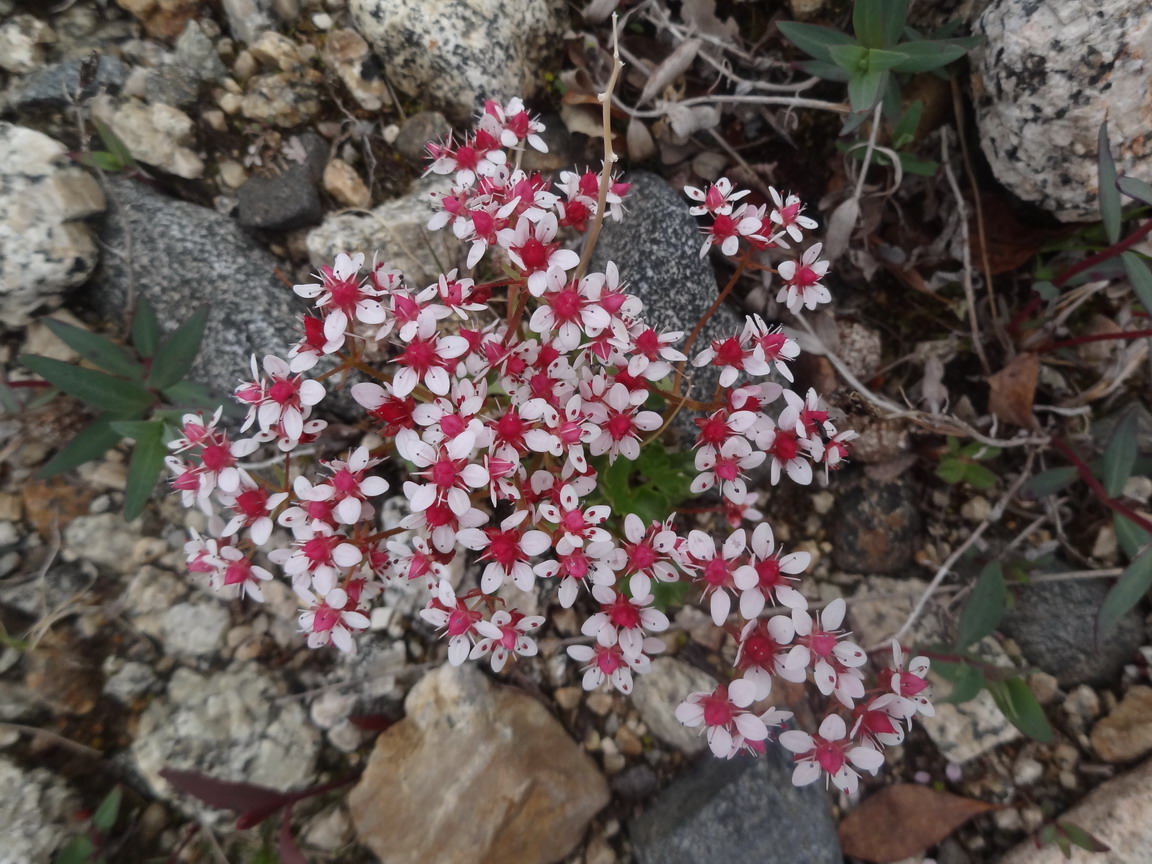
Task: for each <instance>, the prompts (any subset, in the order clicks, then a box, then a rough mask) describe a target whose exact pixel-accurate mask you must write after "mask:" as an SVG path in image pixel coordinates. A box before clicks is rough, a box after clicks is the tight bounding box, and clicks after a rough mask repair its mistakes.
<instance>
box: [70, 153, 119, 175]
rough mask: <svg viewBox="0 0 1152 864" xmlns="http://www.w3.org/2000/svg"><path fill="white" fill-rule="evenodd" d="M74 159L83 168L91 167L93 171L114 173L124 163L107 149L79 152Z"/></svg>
mask: <svg viewBox="0 0 1152 864" xmlns="http://www.w3.org/2000/svg"><path fill="white" fill-rule="evenodd" d="M76 161H77V162H79V163H80V164H81V165H83V166H84V167H85V168H91V169H93V170H94V171H108V172H109V173H115V172H117V171H121V170H123V169H124V164H123V163H122V162H121V161H120V160H119V159H117V158H116V156H115V154H112V153H109V152H108V151H107V150H89V151H88V152H87V153H81V154H80V155H79V156H77V157H76Z"/></svg>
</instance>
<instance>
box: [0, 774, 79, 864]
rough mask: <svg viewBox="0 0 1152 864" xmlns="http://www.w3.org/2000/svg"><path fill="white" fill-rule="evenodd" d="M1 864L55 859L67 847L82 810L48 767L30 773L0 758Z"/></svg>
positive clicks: (69, 789) (22, 863)
mask: <svg viewBox="0 0 1152 864" xmlns="http://www.w3.org/2000/svg"><path fill="white" fill-rule="evenodd" d="M0 788H3V789H4V794H3V795H0V825H3V826H4V829H3V837H4V841H3V843H0V864H37V862H41V861H50V860H52V854H53V852H55V851H56V850H58V849H59V848H60V847H61V846H62V845H64V841H65V839H67V837H68V836H69V834H70V833H71V829H72V826H73V822H72V814H73V813H75V811H76V809H77V808H78V807H79V799H78V798H77V797H76V794H75V792H73V791H72V789H71V787H69V786H68V784H66V783H65V782H64V781H63V780H62V779H61V778H59V777H57V776H56V775H55V774H53V773H51V772H50V771H48V770H47V769H45V768H36V769H34V770H31V771H28V770H25V769H23V768H21V767H20V766H18V765H17V764H16V763H15V762H12V761H10V760H8V759H5V758H3V757H0Z"/></svg>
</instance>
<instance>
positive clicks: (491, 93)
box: [349, 0, 568, 122]
mask: <svg viewBox="0 0 1152 864" xmlns="http://www.w3.org/2000/svg"><path fill="white" fill-rule="evenodd" d="M349 9H350V11H351V13H352V18H353V21H354V22H355V24H356V29H357V30H359V31H360V33H361V34H363V36H364V38H365V39H367V40H368V42H369V43H370V44H371V45H372V47H373V48H375V49H376V52H377V53H378V54H379V55H380V56H381V57H382V58H383V59H384V63H385V71H386V72H387V74H388V80H389V82H390V83H391V84H392V86H394V87H395V88H396V89H397V90H398V91H400V92H401V93H403V94H404V95H406V96H409V97H411V98H413V99H417V100H419V101H420V103H421V104H422V105H424V106H427V107H435V108H441V109H443V110H444V112H445V113H446V114H448V116H449V117H450V118H452V119H453V120H455V121H457V122H463V121H465V120H467V119H468V118H469V116H470V115H471V114H472V113H473V112H474V111H476V110H477V109H479V108H480V107H481V106H482V104H483V100H484V99H485V98H493V99H498V100H507V99H509V98H511V97H513V96H521V97H524V98H531V97H532V96H534V95H535V94H536V93H537V92H538V91H539V90H540V89H541V85H542V84H543V82H544V76H543V75H541V72H543V71H545V70H546V69H547V68H548V67H549V66H550V65H552V66H554V65H556V64H558V63H559V61H560V58H561V56H562V55H563V41H562V39H561V37H562V36H563V33H564V29H565V27H566V26H567V23H568V15H567V10H566V7H565V4H564V3H563V2H561V0H535V2H532V3H521V2H515V0H470V2H468V3H427V2H424V0H351V2H350V3H349ZM432 46H435V48H432Z"/></svg>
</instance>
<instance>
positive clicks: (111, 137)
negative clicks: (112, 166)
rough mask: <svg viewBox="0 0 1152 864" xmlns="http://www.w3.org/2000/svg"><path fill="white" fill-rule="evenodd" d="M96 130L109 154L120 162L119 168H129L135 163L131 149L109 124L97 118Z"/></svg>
mask: <svg viewBox="0 0 1152 864" xmlns="http://www.w3.org/2000/svg"><path fill="white" fill-rule="evenodd" d="M96 131H97V133H99V135H100V140H101V141H103V142H104V146H105V147H106V148H107V149H108V152H109V154H111V156H112V158H114V159H115V160H116V161H117V162H118V163H119V164H120V167H121V168H131V167H132V166H134V165H135V164H136V160H135V159H134V158H132V151H131V150H129V149H128V146H127V145H126V144H125V143H124V142H123V141H121V140H120V136H119V135H117V134H116V133H115V132H113V131H112V127H111V126H109V125H108V124H107V123H104V122H103V121H101V120H97V121H96ZM117 170H119V169H117Z"/></svg>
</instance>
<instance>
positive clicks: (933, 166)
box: [896, 151, 940, 177]
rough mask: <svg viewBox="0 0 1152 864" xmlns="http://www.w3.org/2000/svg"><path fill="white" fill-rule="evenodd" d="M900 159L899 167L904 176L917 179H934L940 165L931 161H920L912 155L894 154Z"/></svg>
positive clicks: (902, 152)
mask: <svg viewBox="0 0 1152 864" xmlns="http://www.w3.org/2000/svg"><path fill="white" fill-rule="evenodd" d="M896 155H897V156H899V157H900V167H901V168H903V169H904V173H905V174H915V175H916V176H917V177H935V176H936V172H937V171H939V170H940V163H939V162H933V161H932V160H931V159H921V158H920V157H919V156H915V155H913V154H912V153H908V152H905V151H901V152H900V153H897V154H896Z"/></svg>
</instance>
